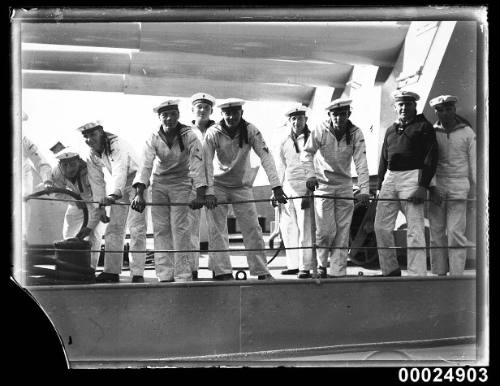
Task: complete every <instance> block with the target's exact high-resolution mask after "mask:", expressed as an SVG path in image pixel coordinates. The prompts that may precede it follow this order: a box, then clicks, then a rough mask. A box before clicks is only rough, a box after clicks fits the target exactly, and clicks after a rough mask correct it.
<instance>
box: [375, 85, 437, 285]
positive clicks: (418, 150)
mask: <svg viewBox="0 0 500 386" xmlns="http://www.w3.org/2000/svg"><path fill="white" fill-rule="evenodd" d="M392 98H393V100H394V109H395V111H396V113H397V115H398V119H397V121H396V122H394V123H393V124H392V125H391V126H390V127H389V128H388V129H387V131H386V133H385V137H384V142H383V145H382V150H381V154H380V162H379V170H378V181H379V182H378V183H379V186H378V188H379V190H380V193H379V196H378V198H385V199H401V201H378V203H377V213H376V215H375V223H374V228H375V235H376V237H377V246H378V247H382V248H381V249H379V250H378V255H379V261H380V268H381V270H382V275H383V276H401V270H400V267H399V263H398V259H397V257H396V251H395V250H394V249H384V248H387V247H394V235H393V230H394V225H395V223H396V218H397V215H398V212H399V210H401V211H402V212H403V213H404V215H405V216H406V222H407V224H408V228H407V233H406V239H407V245H408V247H413V248H416V249H408V250H407V256H408V258H407V267H408V275H414V276H415V275H418V276H425V275H426V274H427V261H426V253H425V237H424V204H423V202H424V200H425V199H426V197H427V189H428V187H429V183H430V182H431V179H432V177H433V176H434V173H435V171H436V163H437V157H438V155H437V152H438V148H437V142H436V135H435V132H434V128H433V127H432V124H431V123H430V122H429V121H428V120H427V119H426V118H425V116H424V115H423V114H417V101H418V100H419V99H420V97H419V96H418V94H416V93H414V92H410V91H404V90H398V91H395V92H394V93H393V94H392ZM420 247H421V249H420Z"/></svg>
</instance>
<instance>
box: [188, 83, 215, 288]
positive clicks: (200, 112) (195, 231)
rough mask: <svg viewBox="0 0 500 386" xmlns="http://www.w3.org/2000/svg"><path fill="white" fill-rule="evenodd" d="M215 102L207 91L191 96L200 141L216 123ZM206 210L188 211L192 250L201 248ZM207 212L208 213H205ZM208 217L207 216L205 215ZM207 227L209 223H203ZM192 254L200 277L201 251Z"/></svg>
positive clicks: (192, 264)
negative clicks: (213, 116) (202, 220)
mask: <svg viewBox="0 0 500 386" xmlns="http://www.w3.org/2000/svg"><path fill="white" fill-rule="evenodd" d="M214 104H215V98H214V97H213V96H212V95H210V94H207V93H205V92H200V93H196V94H194V95H192V96H191V111H192V112H193V115H194V118H195V119H194V120H192V121H191V129H192V130H193V132H194V133H195V134H196V136H197V137H198V139H199V140H200V142H202V141H203V138H204V137H205V133H206V132H207V129H208V128H209V127H210V126H212V125H214V124H215V121H213V120H211V119H210V115H211V114H212V112H213V107H214ZM195 195H196V189H195V188H194V185H193V189H192V192H191V197H194V196H195ZM203 211H205V208H201V209H200V210H190V211H188V217H189V221H190V226H189V229H191V230H192V233H191V248H189V249H191V250H198V249H199V248H200V220H201V212H203ZM205 214H206V213H205ZM205 218H206V216H205ZM202 226H204V227H205V228H207V224H206V221H205V224H202ZM190 256H191V260H190V261H191V270H192V271H193V274H192V275H193V279H197V278H198V266H199V261H200V253H199V252H192V253H191V254H190ZM211 264H212V263H211V260H210V259H209V261H208V268H209V269H212V265H211Z"/></svg>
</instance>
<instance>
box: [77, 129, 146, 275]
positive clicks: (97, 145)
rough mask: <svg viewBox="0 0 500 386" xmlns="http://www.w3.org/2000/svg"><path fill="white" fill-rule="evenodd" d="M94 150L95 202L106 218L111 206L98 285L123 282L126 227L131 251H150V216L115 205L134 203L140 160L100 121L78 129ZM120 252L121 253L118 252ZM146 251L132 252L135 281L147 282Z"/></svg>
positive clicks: (89, 166)
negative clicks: (109, 184)
mask: <svg viewBox="0 0 500 386" xmlns="http://www.w3.org/2000/svg"><path fill="white" fill-rule="evenodd" d="M78 131H79V132H80V133H81V134H82V135H83V137H84V138H85V142H86V144H87V145H88V146H89V147H90V149H91V151H90V154H89V157H88V159H87V169H88V176H89V181H90V185H91V187H92V194H93V198H94V201H99V202H100V208H99V212H100V217H101V219H106V210H105V206H107V205H111V209H110V216H109V223H108V225H107V227H106V231H105V233H104V239H105V244H106V250H109V251H117V252H106V253H105V255H104V270H103V272H102V273H101V274H100V275H99V276H97V278H96V282H98V283H107V282H119V280H120V278H119V274H120V273H121V270H122V261H123V252H121V251H123V243H124V241H125V229H126V228H125V227H126V226H127V225H128V228H129V230H130V249H131V250H132V251H145V250H146V217H145V216H146V215H145V213H139V212H136V211H133V210H130V211H129V206H128V205H112V204H114V203H115V202H120V203H130V202H131V200H132V198H133V195H134V193H135V191H134V189H133V188H132V181H133V180H134V178H135V175H136V172H137V168H138V166H137V161H136V159H137V157H136V156H135V154H134V153H133V150H132V147H131V146H130V145H129V144H128V143H126V142H125V141H124V140H123V139H122V138H121V137H119V136H117V135H115V134H112V133H109V132H106V131H104V128H103V126H102V125H101V123H100V122H98V121H97V122H89V123H87V124H85V125H83V126H80V127H79V128H78ZM104 169H107V170H108V172H109V173H110V174H111V177H112V187H111V188H112V193H111V194H109V195H106V181H105V179H104V171H103V170H104ZM118 251H120V252H118ZM145 261H146V253H145V252H130V253H129V263H130V274H131V276H132V282H136V283H142V282H144V264H145Z"/></svg>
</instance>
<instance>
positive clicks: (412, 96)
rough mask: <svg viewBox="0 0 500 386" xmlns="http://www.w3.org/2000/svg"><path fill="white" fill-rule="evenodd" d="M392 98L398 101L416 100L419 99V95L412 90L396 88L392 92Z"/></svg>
mask: <svg viewBox="0 0 500 386" xmlns="http://www.w3.org/2000/svg"><path fill="white" fill-rule="evenodd" d="M392 99H394V102H400V101H413V102H416V101H418V100H419V99H420V96H419V95H418V94H417V93H415V92H412V91H405V90H396V91H394V92H393V93H392Z"/></svg>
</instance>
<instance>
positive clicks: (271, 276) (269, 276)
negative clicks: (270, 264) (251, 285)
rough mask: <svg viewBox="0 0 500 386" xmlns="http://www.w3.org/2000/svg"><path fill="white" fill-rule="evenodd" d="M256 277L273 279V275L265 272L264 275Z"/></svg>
mask: <svg viewBox="0 0 500 386" xmlns="http://www.w3.org/2000/svg"><path fill="white" fill-rule="evenodd" d="M257 279H259V280H274V277H273V275H271V274H270V273H266V274H265V275H259V276H257Z"/></svg>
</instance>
